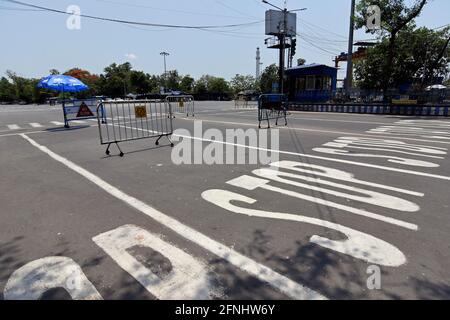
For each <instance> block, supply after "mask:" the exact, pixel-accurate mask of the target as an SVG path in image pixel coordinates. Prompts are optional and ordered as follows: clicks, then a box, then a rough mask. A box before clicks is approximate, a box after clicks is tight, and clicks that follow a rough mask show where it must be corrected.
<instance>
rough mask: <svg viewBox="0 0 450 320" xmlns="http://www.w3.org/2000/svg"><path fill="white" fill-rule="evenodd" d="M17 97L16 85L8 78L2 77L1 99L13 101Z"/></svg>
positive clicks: (0, 86)
mask: <svg viewBox="0 0 450 320" xmlns="http://www.w3.org/2000/svg"><path fill="white" fill-rule="evenodd" d="M15 99H16V97H15V92H14V85H13V84H12V83H11V82H9V81H8V79H7V78H5V77H2V78H1V79H0V101H2V102H13V101H14V100H15Z"/></svg>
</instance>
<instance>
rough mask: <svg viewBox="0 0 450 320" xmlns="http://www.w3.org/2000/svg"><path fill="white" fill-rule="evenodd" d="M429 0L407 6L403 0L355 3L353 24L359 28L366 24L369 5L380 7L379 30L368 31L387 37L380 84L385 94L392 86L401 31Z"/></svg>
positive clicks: (365, 0)
mask: <svg viewBox="0 0 450 320" xmlns="http://www.w3.org/2000/svg"><path fill="white" fill-rule="evenodd" d="M428 1H429V0H413V3H412V5H411V6H408V5H407V4H406V3H405V2H406V1H405V0H360V1H359V3H358V5H357V8H356V9H357V12H358V16H357V17H355V26H356V28H357V29H361V28H363V27H364V26H365V24H366V17H367V9H368V7H369V6H370V5H377V6H379V7H380V9H381V14H382V18H381V30H379V31H376V30H375V31H370V30H368V31H367V32H368V33H372V34H374V33H378V34H379V35H380V36H381V37H382V38H383V39H387V43H386V44H385V45H387V48H386V49H387V55H386V57H385V58H384V59H383V61H382V62H383V63H382V78H381V81H382V84H383V90H384V92H385V94H386V91H387V89H388V88H389V87H390V86H393V85H394V83H393V77H392V75H393V66H394V60H395V57H396V53H397V49H398V48H397V40H398V35H399V33H400V32H401V31H403V30H405V29H406V28H408V27H409V26H410V25H411V24H413V23H414V19H415V18H417V17H418V16H419V15H420V13H421V12H422V10H423V8H424V7H425V5H426V4H427V2H428Z"/></svg>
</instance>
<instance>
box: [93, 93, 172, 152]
mask: <svg viewBox="0 0 450 320" xmlns="http://www.w3.org/2000/svg"><path fill="white" fill-rule="evenodd" d="M170 108H171V106H170V103H166V102H164V101H159V102H157V101H154V100H140V101H138V100H131V101H111V102H101V103H99V105H98V107H97V110H96V111H97V122H98V128H99V134H100V143H101V144H102V145H107V146H108V147H107V148H106V154H107V155H110V147H111V145H112V144H115V145H116V146H117V148H118V149H119V151H120V156H121V157H123V156H124V153H123V152H122V150H121V148H120V146H119V143H121V142H128V141H134V140H141V139H149V138H157V140H156V145H159V141H160V139H161V138H162V137H167V139H168V140H169V142H170V144H171V146H172V147H173V146H174V145H173V143H172V141H171V140H170V136H171V135H172V133H173V125H172V116H171V115H172V112H171V109H170Z"/></svg>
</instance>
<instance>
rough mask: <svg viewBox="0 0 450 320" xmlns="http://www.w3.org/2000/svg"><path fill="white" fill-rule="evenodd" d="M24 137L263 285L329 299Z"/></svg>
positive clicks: (296, 295)
mask: <svg viewBox="0 0 450 320" xmlns="http://www.w3.org/2000/svg"><path fill="white" fill-rule="evenodd" d="M20 136H21V137H22V138H24V139H25V140H26V141H28V142H29V143H30V144H31V145H32V146H34V147H36V148H37V149H39V150H40V151H42V152H43V153H45V154H47V155H48V156H49V157H50V158H52V159H54V160H56V161H57V162H59V163H61V164H63V165H64V166H66V167H67V168H69V169H70V170H72V171H74V172H76V173H78V174H79V175H81V176H83V177H84V178H86V179H87V180H89V181H90V182H91V183H93V184H95V185H97V186H98V187H99V188H101V189H103V190H104V191H106V192H107V193H108V194H110V195H111V196H113V197H115V198H116V199H119V200H121V201H123V202H125V203H126V204H128V205H129V206H131V207H132V208H134V209H136V210H138V211H140V212H142V213H143V214H145V215H147V216H148V217H150V218H152V219H154V220H155V221H157V222H159V223H160V224H162V225H164V226H165V227H167V228H169V229H171V230H172V231H174V232H175V233H177V234H179V235H180V236H182V237H184V238H185V239H187V240H189V241H191V242H193V243H195V244H197V245H198V246H200V247H202V248H203V249H205V250H207V251H210V252H211V253H213V254H215V255H217V256H218V257H220V258H222V259H224V260H226V261H228V262H229V263H230V264H232V265H234V266H235V267H237V268H239V269H241V270H243V271H245V272H247V273H249V274H251V275H253V276H254V277H256V278H258V279H259V280H261V281H262V282H265V283H267V284H269V285H270V286H272V287H273V288H275V289H277V290H278V291H280V292H282V293H283V294H285V295H287V296H289V297H290V298H293V299H300V300H305V299H307V300H310V299H314V300H324V299H326V297H324V296H323V295H321V294H319V293H318V292H316V291H314V290H312V289H310V288H307V287H305V286H303V285H301V284H299V283H297V282H294V281H292V280H291V279H289V278H287V277H285V276H283V275H281V274H279V273H277V272H276V271H274V270H272V269H270V268H268V267H266V266H264V265H262V264H260V263H258V262H256V261H254V260H252V259H250V258H248V257H246V256H244V255H242V254H240V253H238V252H237V251H235V250H233V249H231V248H229V247H227V246H225V245H223V244H221V243H219V242H217V241H215V240H213V239H211V238H209V237H208V236H206V235H204V234H202V233H200V232H198V231H196V230H194V229H192V228H191V227H189V226H187V225H184V224H183V223H181V222H179V221H178V220H176V219H174V218H172V217H170V216H168V215H166V214H164V213H162V212H160V211H158V210H156V209H155V208H153V207H151V206H149V205H148V204H146V203H144V202H142V201H140V200H138V199H136V198H134V197H132V196H130V195H128V194H126V193H124V192H123V191H121V190H119V189H118V188H116V187H114V186H113V185H111V184H109V183H108V182H106V181H104V180H103V179H101V178H100V177H98V176H96V175H94V174H93V173H91V172H89V171H88V170H86V169H84V168H82V167H80V166H79V165H77V164H75V163H74V162H72V161H70V160H68V159H66V158H64V157H62V156H60V155H58V154H56V153H55V152H53V151H51V150H50V149H48V148H47V147H45V146H43V145H40V144H39V143H37V142H36V141H34V140H33V139H31V138H30V137H28V136H27V135H26V134H21V135H20Z"/></svg>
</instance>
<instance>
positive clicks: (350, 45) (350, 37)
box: [346, 0, 355, 94]
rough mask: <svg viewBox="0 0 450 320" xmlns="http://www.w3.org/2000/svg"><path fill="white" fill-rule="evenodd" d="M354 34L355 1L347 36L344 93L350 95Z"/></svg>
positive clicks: (353, 0)
mask: <svg viewBox="0 0 450 320" xmlns="http://www.w3.org/2000/svg"><path fill="white" fill-rule="evenodd" d="M354 32H355V0H352V8H351V12H350V30H349V35H348V53H347V82H346V91H347V94H350V90H351V89H352V87H353V35H354Z"/></svg>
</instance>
